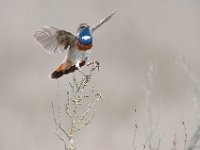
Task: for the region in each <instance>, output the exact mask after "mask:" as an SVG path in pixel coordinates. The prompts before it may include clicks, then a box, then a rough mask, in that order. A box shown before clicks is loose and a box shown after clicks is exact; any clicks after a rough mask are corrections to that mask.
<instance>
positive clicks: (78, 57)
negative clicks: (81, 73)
mask: <svg viewBox="0 0 200 150" xmlns="http://www.w3.org/2000/svg"><path fill="white" fill-rule="evenodd" d="M90 52H91V50H88V51H80V50H77V49H76V48H74V49H71V50H69V53H68V59H69V60H70V61H71V62H72V64H73V65H79V63H80V62H81V61H83V60H86V58H88V57H89V54H90Z"/></svg>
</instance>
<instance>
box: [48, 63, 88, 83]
mask: <svg viewBox="0 0 200 150" xmlns="http://www.w3.org/2000/svg"><path fill="white" fill-rule="evenodd" d="M84 65H85V61H82V62H81V63H80V64H79V66H80V67H82V66H84ZM75 70H78V68H77V67H76V66H71V64H70V63H67V64H61V65H60V66H59V67H57V69H56V70H55V71H54V72H53V73H51V75H50V77H51V79H58V78H60V77H62V76H63V75H64V74H69V73H72V72H74V71H75Z"/></svg>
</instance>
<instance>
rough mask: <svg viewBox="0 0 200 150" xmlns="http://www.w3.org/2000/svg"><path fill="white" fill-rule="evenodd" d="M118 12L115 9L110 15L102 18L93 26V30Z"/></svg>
mask: <svg viewBox="0 0 200 150" xmlns="http://www.w3.org/2000/svg"><path fill="white" fill-rule="evenodd" d="M116 12H117V10H115V11H113V12H112V13H111V14H110V15H109V16H107V17H106V18H104V19H102V20H100V21H99V22H98V23H97V24H95V25H94V26H93V27H92V32H94V31H95V30H96V29H98V28H99V27H100V26H102V25H103V24H104V23H105V22H107V21H108V20H110V19H111V18H112V16H113V15H114V14H115V13H116Z"/></svg>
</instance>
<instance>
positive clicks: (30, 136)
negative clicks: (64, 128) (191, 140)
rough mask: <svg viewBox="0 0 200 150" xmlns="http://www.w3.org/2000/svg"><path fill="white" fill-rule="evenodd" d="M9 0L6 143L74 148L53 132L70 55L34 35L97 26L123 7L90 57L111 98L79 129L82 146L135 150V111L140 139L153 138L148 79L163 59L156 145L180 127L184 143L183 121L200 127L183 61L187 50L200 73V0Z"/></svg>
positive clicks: (3, 28) (1, 47)
mask: <svg viewBox="0 0 200 150" xmlns="http://www.w3.org/2000/svg"><path fill="white" fill-rule="evenodd" d="M0 2H1V5H0V18H1V21H0V68H1V70H0V74H1V77H0V93H1V94H0V120H1V124H0V149H1V150H11V149H17V150H27V149H29V150H36V149H37V150H47V149H48V150H55V149H57V150H59V149H60V150H62V149H64V147H63V143H62V142H61V141H60V140H58V139H57V137H56V136H55V135H54V134H53V130H54V129H55V125H54V122H53V116H52V110H51V101H52V100H56V98H57V94H58V91H59V90H60V89H59V88H58V82H57V81H56V80H50V79H49V77H48V75H49V73H51V72H52V71H53V70H54V69H55V68H56V67H57V66H58V65H59V64H60V63H61V61H62V59H63V58H64V54H63V55H56V56H53V55H48V54H47V53H46V52H44V51H43V50H42V48H41V47H40V46H39V45H37V44H36V43H35V41H34V39H33V36H32V35H33V33H34V32H35V31H36V30H37V29H38V28H40V27H42V26H43V25H49V26H54V27H57V28H61V29H66V30H68V31H70V32H72V33H75V32H76V29H77V25H78V24H79V23H81V22H87V23H90V24H95V23H97V22H98V21H99V20H100V19H102V18H104V17H105V16H107V15H108V14H110V13H111V12H112V11H113V10H115V9H118V12H117V13H116V14H115V16H114V17H113V18H112V19H111V20H110V21H109V22H107V23H106V24H104V25H103V26H102V27H101V28H99V29H98V31H96V32H95V34H94V47H93V52H92V54H91V57H90V60H91V61H93V60H98V61H99V62H100V65H101V68H100V72H99V73H96V75H95V77H94V78H95V82H96V88H98V89H99V91H100V92H101V93H102V94H103V95H104V97H105V99H104V100H103V101H102V102H101V103H100V105H98V111H97V113H96V116H95V117H94V119H93V121H92V123H91V124H90V125H89V126H87V127H86V128H85V129H83V130H82V131H81V132H79V134H78V136H77V142H78V143H77V147H78V148H79V149H80V150H89V149H91V150H92V149H95V150H102V149H104V150H111V149H115V150H121V149H126V150H131V149H133V148H132V143H133V133H134V117H135V116H136V117H137V121H138V124H139V128H138V132H137V139H136V143H137V145H140V146H141V145H142V144H144V143H145V140H146V137H147V135H148V130H149V128H150V127H151V126H150V124H149V117H148V109H147V105H146V103H145V93H144V90H143V85H144V84H145V83H146V82H147V79H148V78H147V76H148V75H147V72H148V68H149V65H150V64H154V66H155V76H154V78H153V81H154V84H153V87H152V93H151V96H150V103H151V110H152V117H153V124H154V127H155V134H156V136H155V143H157V141H158V138H160V139H161V146H160V149H162V150H165V149H170V148H171V147H172V141H173V139H174V134H175V133H176V134H177V147H178V148H180V149H181V148H182V147H183V145H184V129H183V126H182V120H184V121H185V123H186V127H187V130H188V136H189V137H191V135H192V134H193V133H194V130H195V129H196V114H195V109H194V105H193V96H194V90H193V88H192V84H191V82H190V80H189V78H188V76H187V75H186V74H185V72H184V71H183V69H182V68H181V67H180V66H177V65H176V63H175V60H176V59H179V58H180V57H181V56H182V55H184V56H185V58H186V60H187V61H188V62H189V63H190V65H191V67H192V68H193V69H194V71H195V72H196V74H197V76H199V78H200V59H199V56H200V51H199V49H200V42H199V40H200V1H199V0H101V1H98V0H84V1H74V0H59V1H56V0H17V1H14V0H0ZM77 74H78V73H77ZM72 77H73V75H69V76H64V77H63V78H62V79H61V80H59V84H60V85H61V86H62V85H65V83H66V82H68V81H70V80H71V79H72ZM62 90H63V89H62ZM59 92H64V91H59ZM135 108H136V109H137V112H136V113H134V109H135Z"/></svg>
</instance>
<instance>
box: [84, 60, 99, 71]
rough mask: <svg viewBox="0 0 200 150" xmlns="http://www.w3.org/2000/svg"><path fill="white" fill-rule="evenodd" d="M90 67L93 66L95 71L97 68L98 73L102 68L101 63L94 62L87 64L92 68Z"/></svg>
mask: <svg viewBox="0 0 200 150" xmlns="http://www.w3.org/2000/svg"><path fill="white" fill-rule="evenodd" d="M90 65H93V68H92V69H93V70H95V69H96V68H97V69H98V71H99V68H100V63H99V61H93V62H91V63H89V64H87V66H90Z"/></svg>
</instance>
